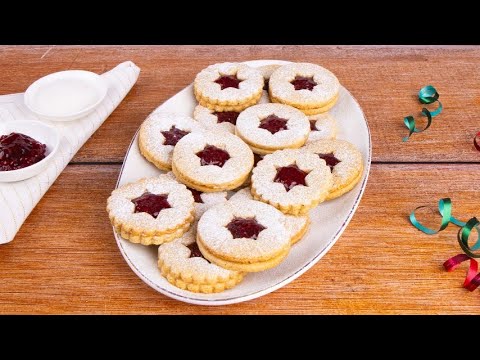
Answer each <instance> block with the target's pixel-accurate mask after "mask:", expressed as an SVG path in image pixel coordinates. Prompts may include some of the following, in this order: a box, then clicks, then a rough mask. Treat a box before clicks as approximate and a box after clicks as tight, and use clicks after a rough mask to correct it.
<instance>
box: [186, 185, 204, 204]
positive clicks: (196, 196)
mask: <svg viewBox="0 0 480 360" xmlns="http://www.w3.org/2000/svg"><path fill="white" fill-rule="evenodd" d="M187 189H188V190H190V192H191V193H192V195H193V200H194V201H195V202H196V203H199V204H203V200H202V197H201V196H200V195H202V194H203V193H202V192H201V191H198V190H195V189H192V188H189V187H188V186H187Z"/></svg>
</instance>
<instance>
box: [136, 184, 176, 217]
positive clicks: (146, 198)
mask: <svg viewBox="0 0 480 360" xmlns="http://www.w3.org/2000/svg"><path fill="white" fill-rule="evenodd" d="M167 198H168V195H167V194H161V195H155V194H152V193H151V192H149V191H145V192H144V193H143V195H141V196H139V197H137V198H135V199H133V200H131V201H132V203H134V204H135V212H136V213H140V212H145V213H148V214H150V215H152V216H153V217H154V218H155V219H156V218H157V216H158V214H160V211H162V210H163V209H170V208H171V205H170V204H169V203H168V200H167Z"/></svg>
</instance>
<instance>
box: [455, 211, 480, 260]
mask: <svg viewBox="0 0 480 360" xmlns="http://www.w3.org/2000/svg"><path fill="white" fill-rule="evenodd" d="M479 224H480V221H478V219H477V218H476V217H473V218H471V219H470V220H468V221H467V223H466V224H465V226H463V227H462V228H461V229H460V230H459V231H458V243H459V244H460V247H461V248H462V250H463V251H464V252H465V254H467V255H468V256H470V257H472V258H480V254H475V253H473V251H475V250H478V249H479V248H480V230H479V228H478V225H479ZM473 229H475V230H477V234H478V239H477V242H476V243H475V245H473V246H472V247H470V246H469V245H468V238H469V236H470V233H471V232H472V230H473Z"/></svg>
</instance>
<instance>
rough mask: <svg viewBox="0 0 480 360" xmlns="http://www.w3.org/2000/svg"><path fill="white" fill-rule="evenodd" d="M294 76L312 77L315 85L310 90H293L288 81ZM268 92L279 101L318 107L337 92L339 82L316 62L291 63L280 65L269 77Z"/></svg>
mask: <svg viewBox="0 0 480 360" xmlns="http://www.w3.org/2000/svg"><path fill="white" fill-rule="evenodd" d="M296 76H303V77H313V80H314V81H315V82H316V83H317V85H316V86H315V87H314V88H313V89H312V90H311V91H310V90H307V89H303V90H295V87H294V86H293V85H292V84H291V83H290V82H291V81H293V80H294V79H295V77H296ZM269 89H270V94H271V95H272V96H273V97H275V98H276V99H278V100H280V101H281V102H286V103H292V104H298V105H300V104H303V105H305V107H312V108H318V107H322V106H324V105H326V104H327V103H328V102H330V101H331V100H332V99H333V98H334V97H335V96H336V95H337V94H338V92H339V90H340V83H339V82H338V79H337V77H336V76H335V75H334V74H333V73H332V72H331V71H329V70H327V69H325V68H324V67H321V66H319V65H316V64H309V63H293V64H288V65H284V66H282V67H280V68H279V69H277V70H276V71H274V72H273V74H272V75H271V77H270V81H269Z"/></svg>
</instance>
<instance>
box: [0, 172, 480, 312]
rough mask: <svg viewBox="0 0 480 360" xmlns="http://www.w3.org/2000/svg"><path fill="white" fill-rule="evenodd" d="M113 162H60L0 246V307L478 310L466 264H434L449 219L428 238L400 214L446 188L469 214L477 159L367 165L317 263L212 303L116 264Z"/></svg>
mask: <svg viewBox="0 0 480 360" xmlns="http://www.w3.org/2000/svg"><path fill="white" fill-rule="evenodd" d="M119 169H120V166H119V165H102V166H100V165H92V166H90V165H70V166H68V167H67V169H66V170H65V171H64V173H63V174H62V175H61V176H60V177H59V179H58V181H57V182H56V183H55V184H54V185H53V186H52V188H51V189H50V190H49V191H48V193H47V194H46V196H45V197H44V198H43V199H42V201H41V202H40V204H39V205H38V206H37V208H36V209H35V210H34V211H33V213H32V214H31V216H30V218H29V219H28V220H27V222H26V223H25V224H24V226H23V227H22V229H21V230H20V232H19V233H18V235H17V237H16V239H15V240H14V241H13V242H11V243H10V244H7V245H2V246H1V247H0V313H16V314H17V313H18V314H20V313H36V314H46V313H99V314H103V313H108V314H110V313H148V314H263V313H273V314H283V313H297V314H372V313H381V314H398V313H404V314H417V313H431V314H450V313H451V314H456V313H467V314H480V301H479V298H478V291H475V292H474V293H469V292H468V291H466V290H465V289H463V288H462V283H463V278H464V276H465V272H464V269H463V268H462V269H459V270H456V271H454V272H452V273H447V272H445V271H444V270H443V269H442V268H441V265H442V263H443V261H444V260H446V259H447V258H448V257H450V256H453V255H455V254H457V253H458V252H459V247H458V245H457V244H456V240H455V235H456V231H457V229H458V228H456V227H454V226H450V227H449V228H447V230H445V231H444V232H442V233H440V234H439V235H435V236H427V235H424V234H422V233H420V232H418V231H417V230H415V229H414V228H413V227H412V226H410V225H409V223H408V221H407V215H408V213H409V212H410V211H411V210H412V209H413V208H414V207H416V206H419V205H423V204H431V205H432V206H435V205H436V201H437V200H438V199H439V198H441V197H446V196H451V197H452V200H453V212H454V215H455V216H457V217H458V218H460V219H468V218H469V217H471V216H474V215H477V216H479V215H480V206H479V203H478V191H477V189H478V188H479V187H480V178H479V177H478V173H479V171H480V165H436V164H429V165H421V166H418V165H374V166H373V168H372V172H371V175H370V179H369V183H368V186H367V190H366V193H365V195H364V198H363V199H362V201H361V204H360V206H359V209H358V211H357V213H356V214H355V216H354V218H353V220H352V222H351V223H350V225H349V226H348V228H347V230H346V231H345V233H344V235H342V237H341V238H340V239H339V241H338V242H337V243H336V244H335V246H334V247H333V248H332V249H331V250H330V251H329V252H328V254H327V255H326V256H325V257H324V258H323V259H322V260H321V261H320V262H319V263H318V264H317V265H315V266H314V267H313V268H312V269H310V270H309V271H308V272H307V273H305V274H304V275H302V276H301V277H300V278H299V279H297V280H295V281H294V282H292V283H291V284H289V285H287V286H285V287H284V288H282V289H280V290H278V291H276V292H274V293H272V294H269V295H266V296H264V297H262V298H260V299H256V300H252V301H249V302H247V303H242V304H236V305H230V306H224V307H215V308H209V307H200V306H194V305H188V304H184V303H181V302H178V301H175V300H172V299H169V298H167V297H165V296H163V295H161V294H159V293H157V292H155V291H154V290H153V289H151V288H150V287H148V286H147V285H145V284H144V283H143V282H142V281H141V280H140V279H139V278H138V277H137V276H136V275H135V274H134V273H133V272H132V271H131V270H130V268H129V267H128V265H127V264H126V263H125V261H124V260H123V258H122V256H121V254H120V252H119V251H118V249H117V247H116V244H115V241H114V238H113V236H112V232H111V227H110V224H109V221H108V217H107V215H106V212H105V201H106V199H107V197H108V195H109V193H110V191H111V190H112V189H113V187H114V186H115V182H116V178H117V176H118V172H119ZM139 246H140V245H139Z"/></svg>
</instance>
